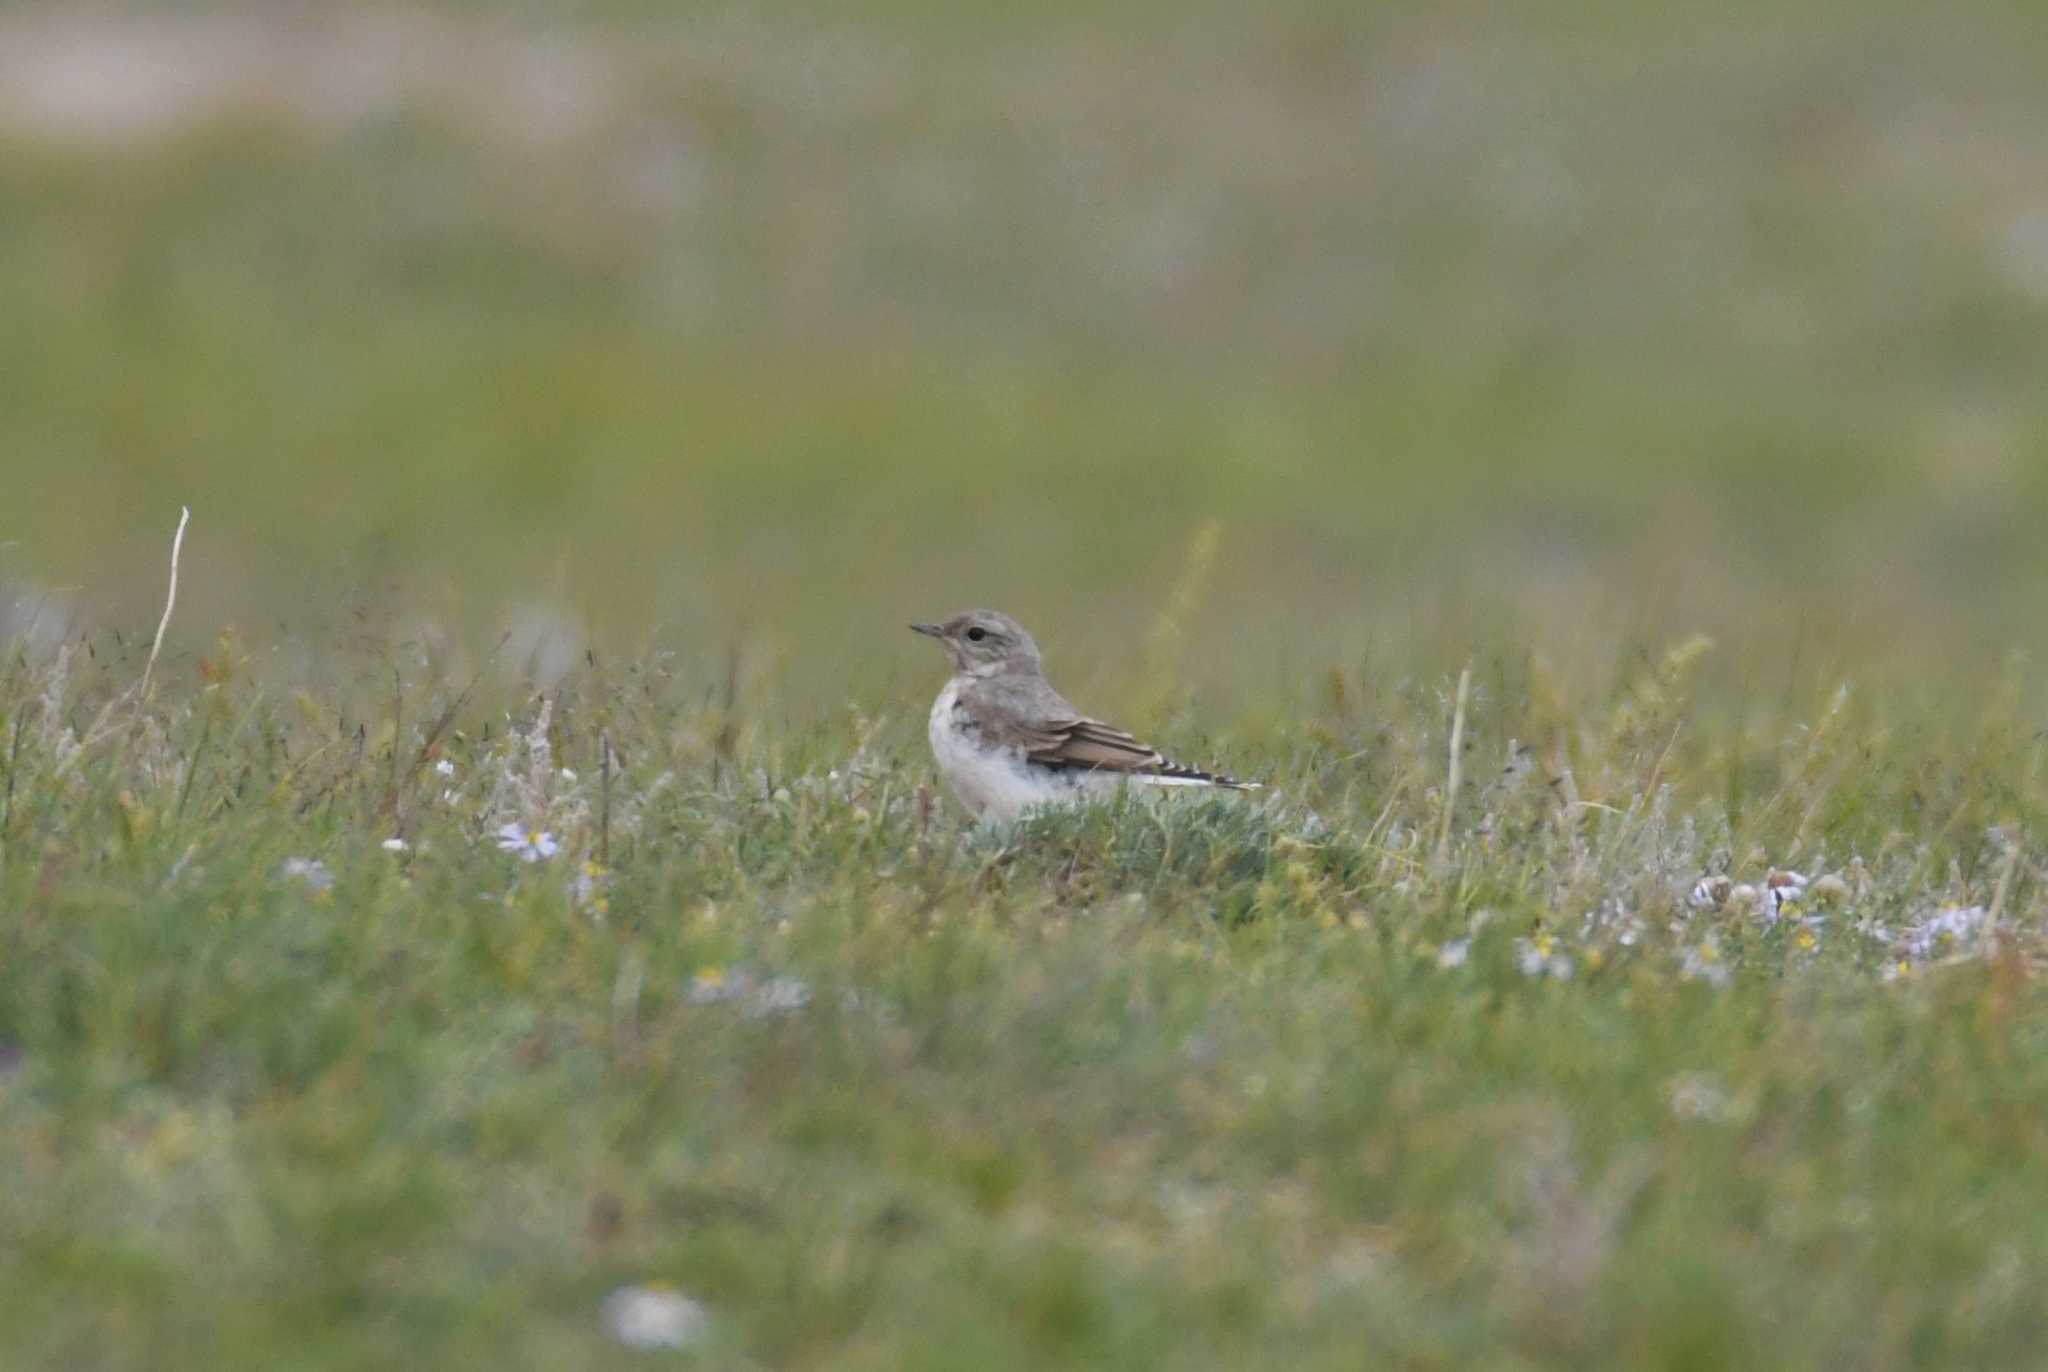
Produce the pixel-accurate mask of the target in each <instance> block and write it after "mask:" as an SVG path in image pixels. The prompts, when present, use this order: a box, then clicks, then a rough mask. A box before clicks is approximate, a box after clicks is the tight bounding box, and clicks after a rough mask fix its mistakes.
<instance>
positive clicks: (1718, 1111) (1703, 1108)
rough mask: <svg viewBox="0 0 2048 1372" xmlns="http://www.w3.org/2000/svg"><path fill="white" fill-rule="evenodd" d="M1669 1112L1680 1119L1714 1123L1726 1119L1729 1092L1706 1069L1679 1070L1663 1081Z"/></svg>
mask: <svg viewBox="0 0 2048 1372" xmlns="http://www.w3.org/2000/svg"><path fill="white" fill-rule="evenodd" d="M1664 1094H1665V1096H1666V1097H1667V1098H1668V1099H1669V1100H1670V1102H1671V1113H1672V1114H1674V1115H1676V1116H1677V1117H1678V1118H1680V1119H1682V1120H1700V1121H1703V1122H1706V1123H1709V1124H1711V1123H1714V1122H1716V1121H1719V1120H1724V1119H1726V1118H1728V1091H1727V1088H1726V1087H1724V1086H1722V1085H1721V1083H1720V1081H1719V1079H1718V1078H1716V1077H1714V1076H1712V1075H1711V1074H1709V1073H1706V1072H1682V1073H1680V1074H1679V1075H1678V1076H1675V1077H1673V1078H1672V1079H1671V1080H1670V1081H1668V1082H1666V1083H1665V1086H1664Z"/></svg>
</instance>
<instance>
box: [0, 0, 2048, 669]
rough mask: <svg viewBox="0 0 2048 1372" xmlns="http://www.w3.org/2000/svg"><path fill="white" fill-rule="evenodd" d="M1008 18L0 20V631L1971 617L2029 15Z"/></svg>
mask: <svg viewBox="0 0 2048 1372" xmlns="http://www.w3.org/2000/svg"><path fill="white" fill-rule="evenodd" d="M1027 8H1028V12H1023V11H1013V9H1012V7H1006V6H994V5H966V6H947V5H936V4H921V3H911V2H910V0H902V2H900V3H890V2H889V0H867V2H866V3H856V4H845V5H833V6H820V7H816V8H813V9H809V10H801V9H798V8H796V7H792V6H781V5H773V6H719V5H691V6H666V5H659V4H653V3H644V4H628V3H617V4H605V5H598V4H590V5H583V6H559V7H539V6H514V7H493V6H449V7H444V8H441V9H437V10H427V9H396V8H387V7H383V6H378V5H362V6H348V7H331V8H330V9H326V10H322V9H320V8H317V7H303V8H301V7H288V8H287V7H273V6H251V7H248V8H243V9H236V8H218V7H179V8H177V9H175V10H169V9H165V8H161V7H154V6H132V7H129V6H119V5H110V6H96V7H79V6H72V5H65V6H41V7H14V8H10V10H9V11H8V12H7V14H6V15H5V17H4V18H0V470H4V472H5V474H6V479H5V481H4V485H0V489H4V500H5V504H4V507H0V509H4V513H0V544H4V546H0V580H4V582H5V584H6V586H7V587H8V595H9V596H11V597H12V600H13V606H12V608H11V609H9V610H8V611H7V612H6V613H9V614H11V615H13V616H14V621H13V622H14V623H15V624H16V625H17V626H19V625H20V624H21V623H23V622H25V621H26V620H27V619H29V618H34V617H36V616H41V619H40V621H39V622H40V623H42V624H43V625H44V626H45V628H44V631H45V632H47V631H48V629H47V626H48V625H49V624H50V623H52V622H54V621H55V620H56V619H60V618H62V617H64V616H67V615H68V616H70V617H71V619H72V621H73V622H76V621H78V620H91V621H94V622H101V623H104V622H107V621H112V622H114V623H116V624H120V625H129V626H133V627H134V628H135V629H137V630H139V631H141V632H145V633H146V632H147V630H148V628H149V627H150V626H151V625H152V624H153V623H154V619H155V616H156V612H157V608H158V606H159V605H160V604H161V597H162V592H163V585H162V583H163V563H164V555H165V550H166V546H167V543H168V538H169V535H170V532H171V529H172V527H173V525H174V523H175V521H176V517H177V509H178V506H179V505H180V504H189V505H190V506H191V507H192V508H193V511H194V524H193V531H192V535H191V543H190V546H189V548H188V553H187V564H186V580H185V583H184V587H183V592H182V596H183V598H182V601H181V610H180V618H179V622H178V626H177V630H176V634H177V637H176V639H175V643H176V644H177V645H178V648H179V651H182V652H184V653H186V654H188V655H189V654H191V653H192V652H194V651H196V650H197V648H198V647H199V646H201V645H203V644H204V643H206V642H207V641H208V640H210V638H211V637H212V635H213V633H214V631H215V629H216V628H217V627H218V626H220V625H221V624H223V623H233V624H236V625H237V626H239V627H240V628H241V629H242V631H243V633H244V634H245V635H246V636H248V637H249V638H250V639H251V640H252V641H255V642H258V643H271V644H275V643H282V642H288V641H291V640H293V639H294V638H314V639H317V638H319V637H320V636H321V635H323V634H327V633H330V632H332V631H334V630H335V629H337V628H341V629H347V628H349V627H350V626H352V625H360V624H364V623H378V624H382V623H386V622H388V623H390V624H394V625H398V626H400V627H399V628H398V629H397V630H395V632H401V633H403V632H411V631H412V629H407V628H405V627H404V626H407V625H410V626H414V628H417V627H418V626H421V625H432V626H435V629H434V632H437V633H445V634H448V635H452V636H455V637H457V638H460V639H461V640H462V641H464V642H467V643H471V644H476V643H484V644H487V643H489V642H490V641H491V640H492V639H493V638H494V637H495V636H496V635H497V634H498V633H499V632H500V631H501V630H502V629H504V628H505V627H507V626H512V627H514V628H515V629H517V628H518V627H519V626H521V625H525V626H528V628H527V630H526V631H525V632H527V634H528V637H529V638H531V637H535V636H536V635H537V636H540V637H546V636H547V635H550V634H552V635H555V636H557V637H559V638H561V639H563V640H564V641H567V642H569V643H571V644H572V645H580V644H583V643H586V642H587V643H596V644H605V645H616V646H617V647H619V648H620V649H621V650H627V651H638V650H641V649H644V648H647V647H650V646H653V647H663V648H673V649H678V650H680V651H681V652H682V653H683V654H685V655H686V656H689V655H697V656H701V657H703V658H705V659H707V660H709V659H714V658H718V657H721V656H722V655H723V654H724V652H725V651H726V648H727V646H728V645H730V644H732V643H735V642H744V643H747V644H749V645H752V646H750V648H749V652H750V653H751V654H752V655H753V660H755V661H756V662H757V663H763V664H769V665H770V667H769V669H772V670H774V671H776V672H777V673H778V674H779V675H780V676H782V677H785V678H787V679H788V680H789V681H790V682H792V683H797V684H795V685H793V687H792V689H794V690H797V691H799V692H804V691H808V690H811V689H813V688H815V690H816V692H818V693H820V694H823V695H826V696H830V695H832V694H834V693H840V692H843V691H845V690H846V689H848V684H849V683H854V684H855V685H856V686H860V687H865V688H873V689H876V690H894V689H896V688H897V687H898V686H899V685H903V684H907V682H908V681H909V680H910V679H911V678H912V677H913V676H916V677H917V678H918V679H920V680H921V679H923V678H925V677H929V676H930V675H932V674H933V672H934V671H935V670H936V663H935V662H932V661H928V660H927V656H928V655H927V654H926V653H924V652H923V651H921V645H917V644H915V643H914V642H912V641H910V640H909V639H908V637H907V635H902V634H901V633H900V629H899V626H900V625H901V624H902V622H903V621H904V620H905V619H907V618H910V617H913V616H927V615H930V614H933V613H936V612H942V611H946V610H949V609H953V608H957V607H959V606H961V605H964V604H969V603H977V602H988V603H994V604H997V605H1000V606H1002V607H1004V608H1007V609H1010V610H1011V611H1012V612H1014V613H1016V614H1017V615H1019V616H1020V617H1022V618H1024V619H1025V620H1026V621H1027V622H1029V623H1032V624H1034V625H1036V626H1038V627H1039V629H1040V637H1041V638H1043V639H1045V640H1046V641H1047V644H1048V647H1049V648H1051V649H1052V650H1053V651H1054V653H1055V654H1056V665H1057V660H1058V659H1061V658H1063V659H1065V660H1066V661H1069V662H1071V663H1074V664H1075V666H1074V668H1073V669H1072V670H1070V671H1069V672H1068V673H1066V674H1065V678H1066V679H1067V680H1069V681H1075V682H1077V689H1079V688H1080V687H1081V686H1085V685H1087V684H1090V683H1089V673H1090V672H1093V673H1094V674H1095V681H1094V682H1093V684H1094V685H1096V686H1097V687H1098V688H1105V689H1107V688H1108V687H1109V684H1110V683H1113V682H1115V683H1121V682H1126V681H1127V680H1128V675H1129V673H1128V670H1127V669H1124V668H1120V667H1117V666H1109V667H1095V668H1089V669H1087V670H1083V669H1082V667H1081V664H1083V663H1087V662H1103V661H1105V660H1107V661H1110V662H1112V663H1115V662H1119V661H1127V660H1128V659H1119V658H1117V657H1116V655H1115V651H1116V649H1117V648H1118V647H1120V646H1123V645H1127V644H1130V643H1133V642H1135V641H1139V640H1141V639H1142V638H1143V637H1144V636H1145V635H1146V634H1147V633H1149V632H1150V631H1151V630H1152V629H1153V627H1154V626H1155V624H1156V623H1157V621H1158V620H1159V618H1160V616H1161V615H1162V613H1163V612H1164V609H1165V607H1167V606H1169V605H1171V604H1173V603H1174V600H1175V597H1176V596H1180V597H1181V598H1182V600H1183V601H1184V602H1185V603H1186V604H1187V606H1188V613H1187V614H1186V615H1185V616H1184V623H1183V638H1182V639H1181V641H1180V648H1181V650H1182V652H1181V663H1180V670H1182V671H1184V672H1185V673H1186V674H1187V676H1188V677H1189V679H1190V680H1192V681H1194V682H1195V683H1197V684H1198V685H1199V686H1200V687H1202V688H1203V689H1206V690H1210V691H1213V692H1216V693H1217V694H1218V695H1219V696H1220V697H1221V699H1222V701H1223V703H1226V704H1227V703H1229V702H1232V701H1242V700H1244V699H1248V698H1251V696H1252V695H1253V693H1264V694H1265V695H1267V696H1269V697H1270V696H1271V694H1272V692H1273V691H1275V690H1276V689H1278V690H1282V691H1285V690H1293V689H1298V688H1299V683H1301V682H1302V681H1304V680H1307V679H1309V677H1310V676H1312V675H1314V674H1316V673H1320V672H1321V671H1322V670H1323V669H1325V668H1326V667H1327V666H1328V665H1329V664H1331V663H1332V662H1337V661H1345V660H1350V659H1351V657H1352V655H1355V654H1358V653H1378V654H1382V655H1387V656H1391V657H1393V658H1395V659H1397V660H1403V659H1405V660H1407V661H1411V662H1415V663H1417V664H1424V665H1427V666H1430V667H1435V666H1437V665H1438V664H1439V663H1440V662H1444V663H1448V662H1455V661H1456V660H1457V659H1458V658H1459V656H1460V655H1461V654H1462V653H1464V652H1466V651H1468V646H1469V644H1471V643H1472V642H1475V641H1479V640H1481V639H1485V640H1488V641H1492V642H1495V643H1500V642H1503V641H1505V642H1511V643H1518V644H1526V645H1528V646H1530V647H1533V648H1536V649H1538V650H1540V651H1544V652H1547V653H1553V654H1555V655H1557V656H1558V657H1560V658H1561V659H1563V660H1566V661H1571V660H1573V659H1574V656H1575V653H1578V652H1580V651H1581V650H1583V652H1582V654H1581V655H1582V656H1583V657H1584V659H1585V660H1589V661H1594V660H1608V661H1611V660H1612V653H1611V651H1602V652H1598V653H1596V652H1593V651H1592V650H1594V649H1603V648H1611V645H1613V644H1617V643H1629V642H1634V641H1639V640H1647V639H1653V638H1656V637H1658V636H1661V635H1666V634H1677V633H1686V632H1692V631H1695V630H1704V631H1706V632H1709V633H1712V634H1714V635H1716V636H1717V637H1720V638H1722V639H1723V640H1724V641H1729V640H1732V641H1734V642H1735V643H1736V644H1737V645H1740V646H1742V647H1743V648H1744V649H1745V651H1740V652H1736V653H1734V654H1732V660H1734V661H1737V662H1741V663H1746V664H1749V665H1750V666H1749V668H1747V669H1753V668H1754V665H1755V664H1756V663H1758V662H1761V661H1768V660H1770V659H1771V658H1773V657H1774V656H1781V657H1795V656H1799V655H1802V654H1804V655H1807V657H1806V660H1807V661H1809V662H1813V661H1830V662H1836V663H1839V664H1840V665H1841V666H1842V670H1843V671H1844V672H1848V671H1851V670H1857V669H1861V670H1879V669H1881V668H1883V667H1885V666H1887V665H1890V666H1900V667H1903V668H1905V669H1907V670H1910V671H1914V672H1923V671H1924V672H1935V673H1951V674H1953V673H1960V674H1962V675H1963V676H1965V677H1969V676H1973V675H1975V674H1976V673H1977V672H1978V671H1979V670H1980V668H1981V666H1982V664H1983V663H1984V661H1985V660H1986V659H1987V658H1988V657H1992V656H1995V655H1998V654H2002V653H2003V652H2004V651H2006V650H2007V649H2010V648H2012V647H2014V646H2015V645H2017V646H2020V647H2032V646H2036V645H2038V642H2039V640H2040V639H2041V637H2042V615H2041V613H2040V607H2041V606H2042V604H2043V603H2044V602H2043V595H2044V592H2048V546H2044V544H2048V541H2044V539H2043V537H2042V533H2043V530H2044V528H2048V389H2044V386H2043V378H2044V377H2048V138H2044V137H2043V132H2042V131H2043V130H2044V129H2048V83H2044V82H2043V81H2042V80H2041V74H2042V72H2043V71H2044V70H2048V42H2044V39H2048V17H2044V11H2043V9H2042V8H2041V7H2039V6H2035V5H2026V4H2013V5H2009V6H2001V5H1996V4H1977V5H1968V6H1945V7H1940V8H1938V9H1937V8H1933V7H1927V6H1920V5H1907V4H1867V5H1859V6H1837V5H1826V4H1816V3H1794V4H1788V5H1762V4H1745V3H1723V4H1716V5H1705V6H1628V5H1612V4H1603V5H1592V6H1571V7H1564V6H1553V7H1538V6H1523V5H1508V6H1499V5H1478V4H1453V5H1448V6H1444V5H1413V6H1372V7H1366V6H1354V5H1349V4H1334V3H1323V2H1322V0H1283V3H1278V4H1272V5H1264V6H1258V7H1246V6H1230V5H1220V4H1216V5H1205V4H1196V5H1139V6H1127V7H1120V8H1117V9H1115V10H1114V11H1108V10H1104V11H1097V10H1095V9H1092V8H1088V7H1082V6H1078V5H1071V4H1066V5H1053V6H1033V7H1027ZM1211 528H1213V531H1214V532H1213V534H1212V535H1209V536H1206V539H1205V535H1204V533H1203V531H1204V530H1205V529H1211ZM1205 549H1206V550H1207V551H1206V553H1205V551H1204V550H1205ZM1205 557H1206V574H1205V575H1202V576H1197V575H1195V573H1194V572H1193V571H1191V563H1201V562H1203V561H1204V558H1205ZM534 625H539V626H541V627H540V628H538V629H535V628H533V627H532V626H534ZM522 642H523V640H522ZM1747 669H1746V670H1747ZM802 683H811V686H805V685H803V684H802ZM927 684H928V683H927Z"/></svg>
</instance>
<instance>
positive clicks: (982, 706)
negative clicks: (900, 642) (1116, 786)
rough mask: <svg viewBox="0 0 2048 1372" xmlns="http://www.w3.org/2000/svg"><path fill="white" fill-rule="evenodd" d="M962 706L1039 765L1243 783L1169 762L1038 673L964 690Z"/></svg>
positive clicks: (996, 739)
mask: <svg viewBox="0 0 2048 1372" xmlns="http://www.w3.org/2000/svg"><path fill="white" fill-rule="evenodd" d="M957 708H959V709H960V710H961V711H962V712H963V713H964V714H965V716H966V718H967V720H968V722H969V725H970V727H971V728H973V729H974V730H975V731H976V732H977V733H978V734H979V736H980V737H981V739H982V741H983V742H985V743H988V744H992V745H995V746H998V747H1014V748H1019V749H1021V750H1023V753H1024V758H1025V760H1026V761H1027V762H1031V763H1034V764H1036V765H1037V766H1040V767H1047V768H1052V769H1054V770H1058V771H1077V772H1110V773H1121V774H1123V775H1127V776H1149V777H1156V778H1159V779H1161V780H1165V781H1179V782H1203V783H1209V784H1213V785H1217V786H1227V787H1232V788H1238V787H1241V786H1242V785H1243V783H1240V782H1236V781H1232V780H1231V779H1230V778H1228V777H1224V776H1218V775H1216V774H1215V773H1213V772H1205V771H1202V770H1201V769H1200V768H1198V767H1183V766H1181V765H1180V764H1178V763H1174V762H1168V761H1167V760H1166V759H1165V758H1163V757H1161V756H1160V755H1159V751H1158V750H1157V749H1156V748H1152V747H1149V746H1148V745H1146V744H1143V743H1140V742H1138V740H1137V739H1136V738H1135V737H1134V736H1132V735H1130V734H1127V733H1125V732H1124V731H1123V730H1122V729H1119V728H1117V727H1115V726H1114V725H1110V724H1104V723H1103V722H1102V721H1101V720H1099V719H1090V718H1088V716H1086V715H1084V714H1082V713H1081V712H1080V710H1078V709H1076V708H1075V707H1074V705H1073V704H1071V703H1070V702H1069V701H1068V700H1067V699H1066V697H1064V696H1062V695H1061V694H1060V693H1059V692H1057V691H1055V690H1053V689H1052V687H1050V686H1048V685H1046V684H1045V682H1044V680H1043V679H1042V678H1039V677H1035V676H1034V677H1032V678H1029V679H1027V680H1023V681H1004V682H992V683H989V684H987V685H985V686H983V687H982V688H981V689H979V690H974V691H967V692H963V693H962V694H961V696H960V699H959V704H958V707H957Z"/></svg>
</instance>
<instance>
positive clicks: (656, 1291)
mask: <svg viewBox="0 0 2048 1372" xmlns="http://www.w3.org/2000/svg"><path fill="white" fill-rule="evenodd" d="M710 1327H711V1316H710V1315H709V1314H708V1313H706V1311H705V1309H704V1307H703V1306H702V1305H700V1304H698V1303H697V1302H696V1301H693V1300H691V1299H690V1298H689V1297H688V1296H685V1295H684V1294H683V1293H682V1292H680V1291H676V1290H673V1289H671V1288H668V1287H664V1286H622V1287H620V1288H619V1289H618V1290H616V1291H614V1292H612V1293H611V1294H610V1295H609V1296H606V1297H605V1298H604V1328H605V1332H606V1333H607V1334H610V1335H611V1336H612V1337H613V1338H615V1339H617V1340H618V1341H619V1342H620V1343H622V1344H625V1345H626V1346H627V1347H628V1348H688V1347H689V1346H690V1345H691V1344H693V1343H696V1342H698V1341H700V1340H701V1339H703V1337H704V1335H705V1334H706V1333H708V1332H709V1331H710Z"/></svg>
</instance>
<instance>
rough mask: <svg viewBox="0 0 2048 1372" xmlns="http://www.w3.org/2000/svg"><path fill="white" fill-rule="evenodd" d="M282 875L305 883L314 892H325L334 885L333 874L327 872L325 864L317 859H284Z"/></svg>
mask: <svg viewBox="0 0 2048 1372" xmlns="http://www.w3.org/2000/svg"><path fill="white" fill-rule="evenodd" d="M284 875H285V876H286V877H287V878H296V879H298V880H300V881H303V882H305V883H306V885H308V886H310V887H312V888H313V889H314V890H315V891H325V890H328V889H329V888H331V887H332V886H333V885H334V874H333V873H332V872H330V871H328V870H327V864H326V863H324V862H322V861H321V860H320V859H319V858H302V857H290V858H286V859H285V860H284Z"/></svg>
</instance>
